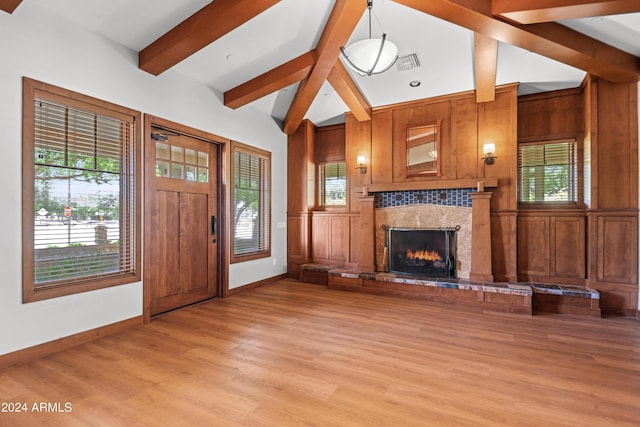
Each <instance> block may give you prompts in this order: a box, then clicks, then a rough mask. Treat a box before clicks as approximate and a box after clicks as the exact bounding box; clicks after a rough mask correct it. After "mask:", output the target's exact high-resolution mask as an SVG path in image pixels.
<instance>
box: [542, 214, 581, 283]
mask: <svg viewBox="0 0 640 427" xmlns="http://www.w3.org/2000/svg"><path fill="white" fill-rule="evenodd" d="M551 232H552V235H551V242H552V245H551V246H552V247H551V252H552V257H551V259H552V261H553V262H552V268H551V270H552V273H551V274H552V275H554V276H559V277H574V278H578V279H584V278H585V277H586V271H585V258H586V252H585V251H586V248H585V240H586V239H585V218H584V217H556V218H551Z"/></svg>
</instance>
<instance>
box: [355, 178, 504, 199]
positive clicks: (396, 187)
mask: <svg viewBox="0 0 640 427" xmlns="http://www.w3.org/2000/svg"><path fill="white" fill-rule="evenodd" d="M478 184H481V185H482V186H483V188H492V187H497V186H498V179H497V178H467V179H447V180H433V181H415V182H396V183H393V182H391V183H385V184H370V185H367V186H364V187H362V193H363V195H364V196H367V195H368V194H369V193H381V192H384V191H411V190H445V189H449V188H476V187H478ZM481 191H482V190H481Z"/></svg>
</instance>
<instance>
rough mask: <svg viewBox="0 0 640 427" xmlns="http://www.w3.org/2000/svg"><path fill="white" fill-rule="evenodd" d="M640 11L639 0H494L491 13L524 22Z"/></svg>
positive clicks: (530, 22) (532, 22)
mask: <svg viewBox="0 0 640 427" xmlns="http://www.w3.org/2000/svg"><path fill="white" fill-rule="evenodd" d="M633 12H640V2H639V1H638V0H533V1H532V0H493V1H492V2H491V13H492V14H493V15H495V16H501V17H503V18H505V19H508V20H510V21H514V22H519V23H521V24H537V23H541V22H553V21H561V20H564V19H576V18H588V17H590V16H605V15H618V14H621V13H633Z"/></svg>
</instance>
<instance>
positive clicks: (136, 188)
mask: <svg viewBox="0 0 640 427" xmlns="http://www.w3.org/2000/svg"><path fill="white" fill-rule="evenodd" d="M22 83H23V93H22V101H23V105H22V118H23V120H22V190H23V196H22V258H23V260H22V300H23V303H28V302H34V301H41V300H46V299H50V298H57V297H61V296H67V295H73V294H78V293H82V292H88V291H93V290H97V289H103V288H107V287H112V286H119V285H124V284H128V283H134V282H139V281H140V280H141V226H142V219H141V213H142V209H141V206H142V205H141V200H142V198H141V194H142V192H141V183H142V179H141V173H142V156H141V153H142V151H141V150H142V139H141V137H142V120H141V118H142V113H140V112H139V111H136V110H133V109H130V108H127V107H122V106H120V105H116V104H113V103H110V102H107V101H103V100H100V99H97V98H93V97H90V96H87V95H83V94H80V93H77V92H73V91H71V90H68V89H63V88H60V87H57V86H53V85H50V84H47V83H43V82H40V81H37V80H33V79H30V78H27V77H23V80H22ZM37 98H39V99H45V100H50V101H54V102H57V103H60V104H63V105H65V106H68V107H74V108H80V109H83V110H86V111H90V112H92V113H97V114H101V115H106V116H110V117H126V118H127V120H131V126H132V135H133V141H131V142H130V145H129V147H128V149H130V150H132V157H133V162H132V164H131V165H129V166H130V167H133V168H134V172H133V174H132V177H131V179H132V180H133V199H134V203H133V206H132V207H131V212H129V217H130V218H135V219H134V221H133V223H130V225H129V228H130V229H131V230H132V231H133V232H132V233H131V238H132V239H134V242H133V245H132V251H134V253H133V254H132V255H133V257H134V259H133V271H132V272H130V273H124V274H119V275H107V276H105V277H99V276H93V277H87V278H79V279H72V280H70V281H69V283H64V282H52V284H50V285H48V284H45V285H39V286H36V283H35V278H34V271H35V248H34V232H35V229H34V217H35V216H34V215H35V212H34V201H35V162H34V152H35V107H34V102H35V100H36V99H37Z"/></svg>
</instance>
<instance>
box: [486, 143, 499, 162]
mask: <svg viewBox="0 0 640 427" xmlns="http://www.w3.org/2000/svg"><path fill="white" fill-rule="evenodd" d="M482 152H483V153H484V157H482V160H484V162H485V163H486V164H488V165H492V164H493V163H494V162H495V159H497V158H498V157H497V156H494V154H495V152H496V144H494V143H489V144H484V146H483V147H482Z"/></svg>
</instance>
